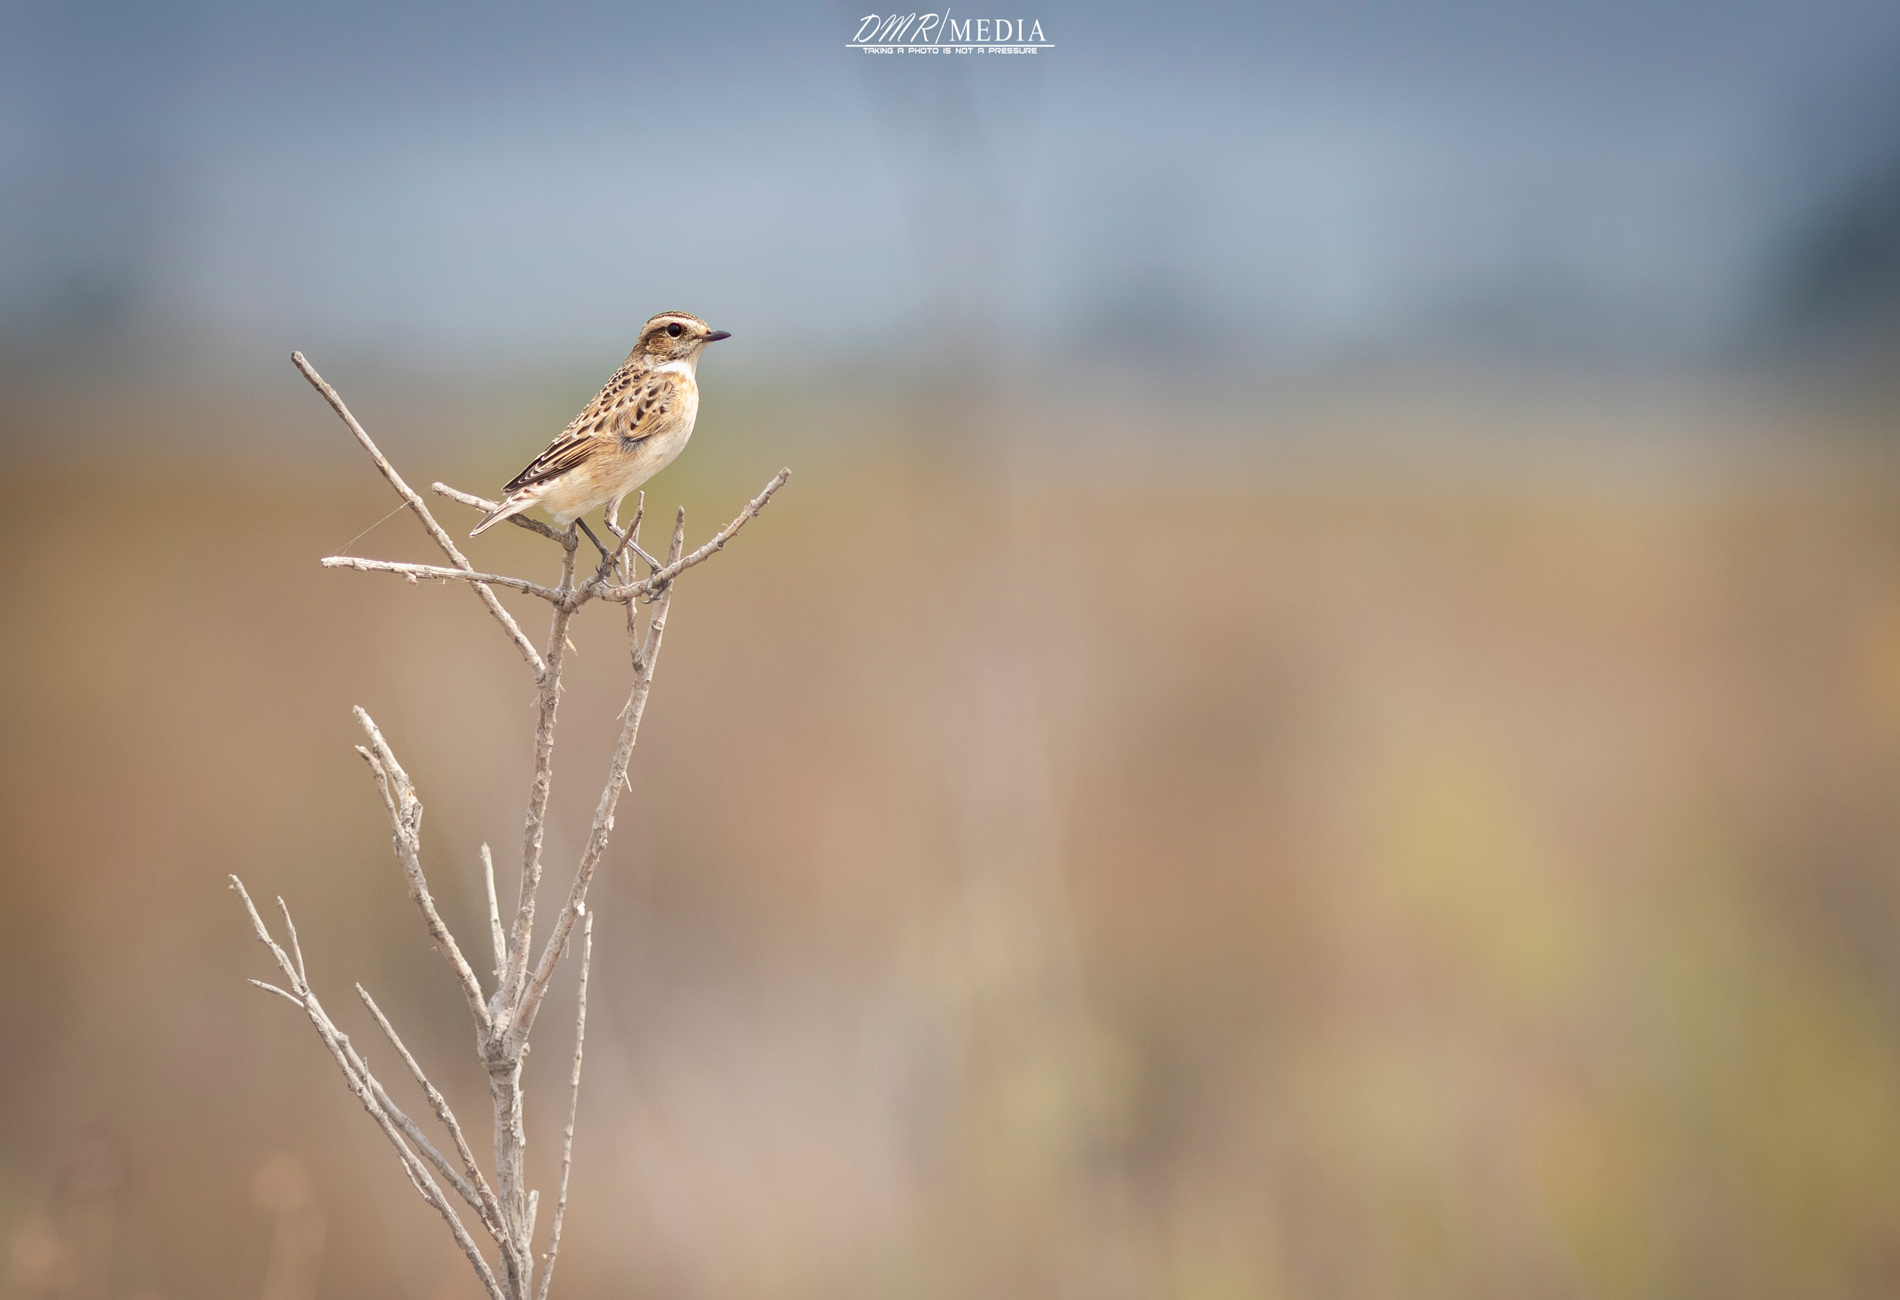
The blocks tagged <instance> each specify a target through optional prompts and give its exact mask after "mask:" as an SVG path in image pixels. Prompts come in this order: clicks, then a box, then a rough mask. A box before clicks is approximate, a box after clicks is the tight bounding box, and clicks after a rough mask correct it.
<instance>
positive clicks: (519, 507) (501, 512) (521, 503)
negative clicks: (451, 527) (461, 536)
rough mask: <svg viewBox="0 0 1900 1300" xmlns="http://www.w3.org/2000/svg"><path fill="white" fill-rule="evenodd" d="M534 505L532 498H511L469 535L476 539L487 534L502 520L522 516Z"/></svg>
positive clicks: (471, 530)
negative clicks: (482, 534)
mask: <svg viewBox="0 0 1900 1300" xmlns="http://www.w3.org/2000/svg"><path fill="white" fill-rule="evenodd" d="M533 504H534V502H533V501H532V500H531V499H530V498H527V497H522V496H512V497H509V498H508V499H507V500H506V501H504V502H502V503H501V504H500V505H498V506H496V507H495V508H494V509H493V510H490V511H489V512H488V514H487V516H486V517H485V518H483V520H482V521H481V522H480V523H479V524H476V525H475V527H473V528H472V529H470V530H469V534H468V535H469V536H470V537H475V536H477V535H479V534H481V533H485V532H487V531H488V530H489V529H490V528H493V527H494V526H495V525H496V524H498V523H500V522H501V521H502V520H504V519H507V518H509V517H510V516H511V515H518V514H520V513H521V512H522V511H523V510H526V509H527V508H528V507H529V506H531V505H533Z"/></svg>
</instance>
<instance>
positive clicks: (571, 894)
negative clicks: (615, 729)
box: [507, 509, 686, 1046]
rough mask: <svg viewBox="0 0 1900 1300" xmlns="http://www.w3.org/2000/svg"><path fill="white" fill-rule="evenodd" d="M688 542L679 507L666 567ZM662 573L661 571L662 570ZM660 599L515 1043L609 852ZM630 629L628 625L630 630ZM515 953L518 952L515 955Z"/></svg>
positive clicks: (664, 602)
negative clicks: (591, 817)
mask: <svg viewBox="0 0 1900 1300" xmlns="http://www.w3.org/2000/svg"><path fill="white" fill-rule="evenodd" d="M685 545H686V511H685V510H684V509H681V511H680V512H679V517H678V520H677V522H676V523H675V524H674V527H673V545H672V548H671V550H670V551H669V552H668V554H667V562H668V567H672V566H673V565H675V564H677V563H678V561H679V557H680V552H681V551H682V550H683V549H685ZM662 572H664V570H662ZM660 593H661V594H660V597H659V600H658V602H657V603H656V604H655V606H654V610H653V617H652V618H651V619H650V620H649V621H648V625H647V635H646V639H645V641H644V642H639V639H638V637H637V636H634V637H632V639H633V640H635V641H636V642H638V644H636V645H635V647H634V652H633V658H634V681H633V690H632V692H631V693H630V694H629V695H628V697H627V707H626V710H625V712H624V714H623V718H624V721H623V722H622V723H621V726H620V742H619V744H617V745H616V746H615V747H614V756H613V761H612V763H611V764H609V766H608V769H607V785H606V788H605V789H603V790H602V791H601V794H600V803H599V804H598V805H597V806H596V807H595V809H594V824H593V828H592V830H591V831H590V832H589V834H588V837H587V848H586V850H585V851H584V852H583V853H582V854H581V861H580V865H579V866H578V867H577V868H576V869H575V872H574V883H573V885H572V886H570V887H569V889H568V895H567V903H566V905H565V906H563V907H562V908H561V912H560V915H559V916H557V917H556V918H555V921H554V930H553V932H552V933H551V934H549V935H548V941H547V946H546V947H545V948H544V949H542V952H541V960H540V961H539V962H538V963H537V964H536V966H535V970H534V978H533V979H532V980H531V981H529V983H528V985H527V987H526V988H524V989H523V990H522V992H521V998H520V1000H519V1002H518V1003H517V1004H516V1007H515V1013H514V1021H513V1023H512V1024H510V1025H509V1027H508V1030H507V1042H508V1044H509V1045H511V1046H512V1045H515V1044H519V1043H523V1042H526V1041H527V1037H528V1031H529V1030H531V1029H532V1028H533V1027H534V1018H535V1015H536V1014H537V1013H538V1012H539V1011H540V1009H541V1002H542V1000H543V999H544V998H546V997H547V991H548V981H549V980H551V979H552V978H553V977H554V966H555V963H556V962H558V961H559V960H560V958H561V953H562V951H563V950H564V949H565V948H566V947H567V939H568V936H569V935H570V934H572V933H573V930H574V922H575V921H576V920H577V919H579V917H580V914H581V910H582V908H583V907H584V906H585V905H586V902H587V889H588V886H589V885H591V884H592V883H593V879H594V868H595V867H597V866H598V865H599V864H600V858H601V855H602V854H603V853H605V852H606V850H607V840H608V838H609V837H610V836H611V835H612V834H613V829H614V808H615V806H616V805H617V804H618V803H619V802H620V791H621V789H622V787H623V785H624V784H625V782H626V776H627V764H628V763H629V762H631V761H632V759H633V747H634V743H635V741H637V740H638V739H639V736H640V718H641V715H642V714H644V713H645V712H646V703H647V695H648V693H649V692H650V691H651V690H652V688H653V670H654V668H655V667H656V666H657V664H658V663H659V658H660V639H661V637H663V636H664V635H665V634H666V612H667V610H668V608H670V607H671V604H672V588H671V587H670V586H669V587H662V588H660ZM629 631H630V633H631V628H630V629H629ZM518 957H519V954H517V958H518Z"/></svg>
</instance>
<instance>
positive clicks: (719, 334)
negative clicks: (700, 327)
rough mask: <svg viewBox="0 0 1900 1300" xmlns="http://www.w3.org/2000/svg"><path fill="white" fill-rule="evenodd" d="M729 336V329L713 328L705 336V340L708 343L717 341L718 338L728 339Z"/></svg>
mask: <svg viewBox="0 0 1900 1300" xmlns="http://www.w3.org/2000/svg"><path fill="white" fill-rule="evenodd" d="M731 337H732V331H731V330H714V331H713V332H712V333H710V334H708V335H707V336H706V341H707V342H708V343H717V342H718V341H719V340H720V339H729V338H731Z"/></svg>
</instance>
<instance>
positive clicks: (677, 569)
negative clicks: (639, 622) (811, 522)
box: [587, 469, 792, 600]
mask: <svg viewBox="0 0 1900 1300" xmlns="http://www.w3.org/2000/svg"><path fill="white" fill-rule="evenodd" d="M791 477H792V471H791V470H789V469H782V470H780V471H779V472H778V473H776V474H774V475H773V476H772V481H771V482H769V483H767V484H766V485H765V490H764V491H763V492H761V493H759V495H757V496H756V497H754V498H752V500H751V501H750V502H749V503H748V504H747V505H746V508H745V509H744V510H741V511H740V512H739V515H738V517H737V518H736V519H734V520H733V521H732V522H731V523H729V524H727V525H726V526H725V527H724V528H722V529H720V530H719V531H718V532H717V533H716V534H714V535H713V539H712V540H711V541H709V542H707V543H706V544H705V545H704V546H702V547H700V548H699V549H698V550H696V551H694V552H693V553H692V554H691V555H688V556H687V557H685V558H684V559H681V558H680V557H679V556H677V555H675V556H669V557H668V560H667V565H666V567H665V568H663V569H661V570H660V571H659V572H657V573H655V574H653V575H651V576H650V577H646V578H642V579H641V580H640V581H638V582H629V583H626V584H625V585H623V586H618V587H605V586H601V587H598V594H599V595H602V596H605V597H606V598H607V599H608V600H631V599H633V598H634V597H635V596H651V595H654V594H656V593H658V592H659V591H660V590H661V589H662V588H663V587H665V586H666V585H667V584H668V583H670V582H671V581H673V579H675V578H677V577H678V576H679V575H680V574H682V573H684V572H686V570H688V569H690V568H692V567H693V566H694V565H696V564H703V563H705V562H706V561H707V560H709V559H711V558H712V557H713V556H714V555H715V554H717V553H718V552H719V551H721V550H723V549H724V548H725V545H726V543H727V542H729V541H731V540H732V539H733V537H734V536H735V535H736V534H737V533H738V531H739V530H740V529H741V528H744V527H745V525H746V521H747V520H748V519H756V518H758V515H759V512H760V511H761V510H763V509H765V503H766V502H768V501H770V500H771V499H772V494H773V493H775V492H777V491H778V490H779V489H780V488H782V487H784V486H785V484H786V481H787V480H789V479H790V478H791ZM596 589H597V584H596V583H593V582H590V583H588V584H587V590H589V591H595V590H596Z"/></svg>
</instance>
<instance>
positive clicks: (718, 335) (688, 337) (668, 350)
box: [633, 311, 732, 366]
mask: <svg viewBox="0 0 1900 1300" xmlns="http://www.w3.org/2000/svg"><path fill="white" fill-rule="evenodd" d="M731 337H732V336H731V335H730V334H728V333H727V332H726V331H725V330H716V329H714V328H713V327H712V326H710V325H708V324H707V323H706V322H705V321H703V320H701V319H700V318H699V317H697V316H689V315H688V314H686V313H685V312H683V311H663V312H661V313H660V314H659V315H658V316H655V317H654V318H653V319H652V320H650V321H648V322H647V323H646V324H645V325H644V326H642V327H641V329H640V341H639V342H638V343H636V344H634V345H633V355H634V356H636V357H641V358H644V359H645V360H646V361H647V363H648V364H650V365H656V366H660V365H665V364H666V363H667V362H669V361H684V362H685V363H686V364H687V365H689V366H690V365H695V364H697V362H698V361H699V352H700V349H701V348H703V347H705V346H706V345H707V344H708V343H717V342H718V341H719V340H720V339H725V338H731Z"/></svg>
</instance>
